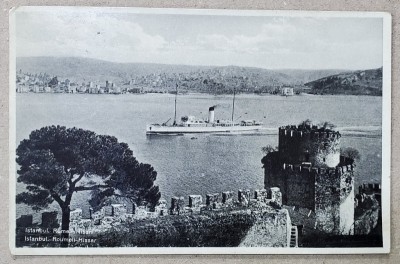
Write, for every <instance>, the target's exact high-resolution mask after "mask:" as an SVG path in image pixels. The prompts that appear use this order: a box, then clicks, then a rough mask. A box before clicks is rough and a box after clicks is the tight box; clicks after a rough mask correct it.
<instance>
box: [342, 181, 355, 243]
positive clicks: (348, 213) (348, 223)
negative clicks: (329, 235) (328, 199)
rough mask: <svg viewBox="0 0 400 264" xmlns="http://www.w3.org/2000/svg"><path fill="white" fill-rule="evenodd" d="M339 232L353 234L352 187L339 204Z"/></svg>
mask: <svg viewBox="0 0 400 264" xmlns="http://www.w3.org/2000/svg"><path fill="white" fill-rule="evenodd" d="M340 233H341V234H343V235H345V234H347V235H354V189H353V191H352V192H350V194H349V195H348V196H347V198H345V199H344V201H343V202H342V203H341V204H340Z"/></svg>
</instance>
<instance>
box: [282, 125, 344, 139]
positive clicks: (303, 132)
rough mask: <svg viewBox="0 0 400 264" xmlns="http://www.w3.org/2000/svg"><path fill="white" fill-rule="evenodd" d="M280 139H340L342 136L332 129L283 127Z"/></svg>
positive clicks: (300, 126)
mask: <svg viewBox="0 0 400 264" xmlns="http://www.w3.org/2000/svg"><path fill="white" fill-rule="evenodd" d="M279 137H290V138H296V137H297V138H305V137H306V138H310V139H319V138H331V139H339V138H340V137H341V134H340V133H339V132H338V131H334V130H331V129H327V128H323V127H318V126H302V125H299V126H282V127H280V128H279Z"/></svg>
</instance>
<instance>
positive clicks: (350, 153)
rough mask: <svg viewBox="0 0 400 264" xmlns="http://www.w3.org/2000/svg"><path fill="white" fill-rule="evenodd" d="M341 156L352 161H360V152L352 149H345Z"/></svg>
mask: <svg viewBox="0 0 400 264" xmlns="http://www.w3.org/2000/svg"><path fill="white" fill-rule="evenodd" d="M341 155H342V156H344V157H346V158H350V159H352V160H354V161H355V160H360V158H361V155H360V152H358V150H357V149H355V148H352V147H347V148H345V149H343V150H341Z"/></svg>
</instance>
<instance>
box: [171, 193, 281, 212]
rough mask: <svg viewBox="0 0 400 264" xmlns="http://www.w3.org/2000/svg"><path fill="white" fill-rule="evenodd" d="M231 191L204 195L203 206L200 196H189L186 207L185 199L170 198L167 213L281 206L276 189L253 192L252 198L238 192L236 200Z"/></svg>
mask: <svg viewBox="0 0 400 264" xmlns="http://www.w3.org/2000/svg"><path fill="white" fill-rule="evenodd" d="M235 196H236V195H235V194H234V192H232V191H225V192H222V193H210V194H207V195H206V203H205V204H203V198H202V196H201V195H189V205H186V203H185V198H184V197H183V196H181V197H172V198H171V207H170V209H169V213H170V214H171V215H179V214H193V213H200V212H202V211H204V210H223V209H224V208H233V207H235V206H249V205H251V204H254V203H257V202H261V203H265V204H267V205H274V206H281V205H282V194H281V192H280V189H279V188H278V187H272V188H269V189H268V190H266V189H261V190H254V192H253V196H252V195H251V191H250V190H241V189H240V190H238V192H237V196H236V197H237V198H235Z"/></svg>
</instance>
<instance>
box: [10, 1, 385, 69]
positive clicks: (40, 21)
mask: <svg viewBox="0 0 400 264" xmlns="http://www.w3.org/2000/svg"><path fill="white" fill-rule="evenodd" d="M72 10H73V8H71V9H58V8H56V7H54V8H51V9H40V8H38V9H37V10H36V11H35V12H26V11H24V9H23V8H22V9H17V10H16V28H15V32H16V56H17V57H36V56H54V57H85V58H92V59H99V60H105V61H111V62H117V63H161V64H181V65H199V66H227V65H236V66H245V67H259V68H266V69H349V70H358V69H372V68H379V67H381V66H382V65H383V56H382V54H383V43H382V34H383V33H382V27H383V24H382V18H375V17H340V18H339V17H319V16H312V15H310V16H302V17H296V16H293V17H288V16H247V15H242V16H224V15H207V14H206V13H205V12H203V13H201V14H197V15H194V16H193V15H185V14H169V13H168V14H162V15H160V14H148V13H121V12H115V10H113V9H110V11H109V12H104V11H102V12H98V11H96V10H91V11H90V12H89V11H85V9H83V10H82V11H81V12H71V11H72Z"/></svg>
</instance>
